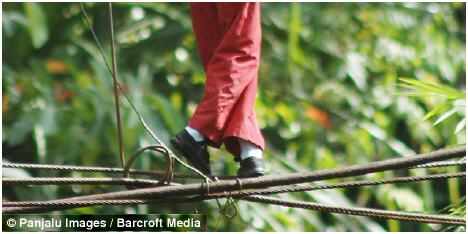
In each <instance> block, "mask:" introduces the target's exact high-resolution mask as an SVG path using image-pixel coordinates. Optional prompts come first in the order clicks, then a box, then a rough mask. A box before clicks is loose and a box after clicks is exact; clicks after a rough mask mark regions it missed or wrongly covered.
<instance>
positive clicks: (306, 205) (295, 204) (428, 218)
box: [242, 195, 466, 225]
mask: <svg viewBox="0 0 468 234" xmlns="http://www.w3.org/2000/svg"><path fill="white" fill-rule="evenodd" d="M242 200H245V201H250V202H260V203H265V204H272V205H280V206H285V207H291V208H301V209H308V210H317V211H322V212H330V213H338V214H347V215H357V216H367V217H375V218H383V219H393V220H400V221H409V222H419V223H437V224H451V225H466V219H465V218H463V217H459V216H452V215H435V214H421V213H410V212H401V211H389V210H379V209H371V208H358V207H338V206H332V205H326V204H319V203H313V202H300V201H290V200H284V199H278V198H272V197H267V196H257V195H253V196H248V197H244V198H242Z"/></svg>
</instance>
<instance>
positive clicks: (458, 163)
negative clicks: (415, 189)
mask: <svg viewBox="0 0 468 234" xmlns="http://www.w3.org/2000/svg"><path fill="white" fill-rule="evenodd" d="M465 165H466V161H465V160H456V161H448V162H434V163H427V164H422V165H417V166H413V167H410V168H411V169H413V168H434V167H451V166H465Z"/></svg>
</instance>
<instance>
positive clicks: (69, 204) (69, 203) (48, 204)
mask: <svg viewBox="0 0 468 234" xmlns="http://www.w3.org/2000/svg"><path fill="white" fill-rule="evenodd" d="M456 177H466V173H465V172H460V173H449V174H437V175H429V176H417V177H398V178H392V179H385V180H364V181H353V182H344V183H338V184H332V185H316V186H298V187H291V186H289V187H282V188H279V189H278V188H272V189H263V190H252V191H243V190H242V184H241V183H240V179H237V181H238V182H239V191H238V192H237V193H235V194H227V193H225V192H222V193H218V194H209V195H201V196H192V197H171V198H166V199H164V198H163V199H157V200H155V199H148V200H139V199H133V200H132V199H125V202H122V200H99V199H95V200H86V201H84V200H55V201H26V202H4V203H3V206H4V207H21V208H19V209H18V208H17V209H16V210H15V208H13V210H10V211H11V212H15V211H16V212H22V211H23V210H26V211H27V210H28V209H34V212H46V211H51V210H59V209H69V208H76V207H83V206H94V205H130V204H146V203H177V202H194V201H202V200H209V199H218V198H225V197H232V198H238V199H242V198H243V197H246V196H251V195H267V194H277V193H286V192H302V191H312V190H319V189H335V188H344V187H355V186H368V185H378V184H388V183H411V182H417V181H422V180H433V179H443V178H456ZM132 201H134V202H132ZM144 201H146V203H144ZM23 207H26V208H23ZM31 207H33V208H31ZM26 213H27V212H26Z"/></svg>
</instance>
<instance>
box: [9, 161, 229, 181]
mask: <svg viewBox="0 0 468 234" xmlns="http://www.w3.org/2000/svg"><path fill="white" fill-rule="evenodd" d="M2 167H3V168H18V169H41V170H57V171H81V172H99V173H116V174H117V173H118V174H122V173H123V172H124V169H122V168H116V167H87V166H75V165H52V164H30V163H3V164H2ZM128 173H130V174H133V175H147V176H154V177H158V178H163V177H164V176H165V175H166V172H161V171H148V170H136V169H130V170H129V171H128ZM173 175H174V178H186V179H203V177H201V176H199V175H190V174H183V173H177V172H174V173H173ZM212 177H217V178H218V179H221V180H223V179H235V178H236V177H235V176H224V175H220V176H212Z"/></svg>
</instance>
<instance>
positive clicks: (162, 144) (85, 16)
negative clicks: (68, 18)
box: [80, 3, 212, 182]
mask: <svg viewBox="0 0 468 234" xmlns="http://www.w3.org/2000/svg"><path fill="white" fill-rule="evenodd" d="M80 4H81V11H82V12H83V16H84V18H85V21H86V24H87V26H88V29H89V30H90V31H91V34H92V35H93V38H94V41H95V42H96V44H97V46H98V49H99V53H100V54H101V57H102V59H103V60H104V63H105V64H106V67H107V70H108V71H109V74H111V75H112V70H111V68H110V66H109V64H108V62H107V58H106V56H105V55H104V52H103V50H102V47H101V44H100V43H99V39H98V38H97V36H96V33H95V32H94V28H93V26H92V25H91V23H90V22H89V18H88V15H87V14H86V10H85V8H84V6H83V4H82V3H80ZM117 86H118V88H119V89H120V92H121V93H122V95H123V96H124V97H125V99H126V100H127V102H128V103H129V104H130V106H131V107H132V109H133V111H135V114H136V115H137V116H138V119H139V120H140V122H141V123H142V125H143V127H144V128H145V130H146V131H147V132H148V133H149V134H150V135H151V137H152V138H153V139H154V140H155V141H156V142H157V143H158V144H160V145H161V146H163V147H165V148H166V149H167V150H168V152H169V155H170V156H171V157H172V158H175V159H176V160H177V162H179V163H180V164H182V165H183V166H185V167H186V168H188V169H190V170H192V171H195V172H196V173H197V174H199V175H201V176H202V177H203V178H205V179H206V180H208V181H210V182H211V181H212V180H211V179H210V178H209V177H208V176H206V175H204V174H203V173H202V172H201V171H199V170H198V169H196V168H194V167H192V166H190V165H188V164H186V163H185V162H183V161H182V160H180V159H179V157H177V156H176V155H175V154H174V153H173V152H172V150H171V149H170V148H169V147H167V146H166V145H165V144H164V143H163V142H162V141H161V140H160V139H159V137H157V136H156V134H154V133H153V131H151V129H150V128H149V127H148V125H147V124H146V121H145V120H144V119H143V117H142V115H141V114H140V112H139V111H138V110H137V108H136V107H135V105H134V104H133V102H132V101H131V99H130V98H129V97H128V96H127V94H126V93H125V91H124V90H123V88H122V86H121V85H120V83H119V81H118V80H117Z"/></svg>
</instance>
